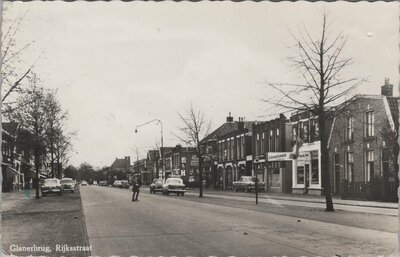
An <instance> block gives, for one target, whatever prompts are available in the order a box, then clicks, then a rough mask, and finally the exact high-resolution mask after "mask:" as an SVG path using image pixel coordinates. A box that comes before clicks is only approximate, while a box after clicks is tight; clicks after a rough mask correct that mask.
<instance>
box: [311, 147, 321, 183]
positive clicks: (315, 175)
mask: <svg viewBox="0 0 400 257" xmlns="http://www.w3.org/2000/svg"><path fill="white" fill-rule="evenodd" d="M317 154H318V153H317ZM318 166H319V162H318V159H313V160H311V184H319V167H318Z"/></svg>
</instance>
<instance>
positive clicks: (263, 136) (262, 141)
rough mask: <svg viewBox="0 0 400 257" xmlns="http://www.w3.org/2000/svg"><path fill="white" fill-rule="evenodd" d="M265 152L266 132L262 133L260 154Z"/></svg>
mask: <svg viewBox="0 0 400 257" xmlns="http://www.w3.org/2000/svg"><path fill="white" fill-rule="evenodd" d="M264 152H265V133H264V132H263V133H262V139H261V152H260V155H263V154H264Z"/></svg>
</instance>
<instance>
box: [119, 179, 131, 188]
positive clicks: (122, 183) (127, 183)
mask: <svg viewBox="0 0 400 257" xmlns="http://www.w3.org/2000/svg"><path fill="white" fill-rule="evenodd" d="M120 187H121V188H129V182H128V180H121V186H120Z"/></svg>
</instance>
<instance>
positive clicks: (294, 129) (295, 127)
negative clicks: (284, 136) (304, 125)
mask: <svg viewBox="0 0 400 257" xmlns="http://www.w3.org/2000/svg"><path fill="white" fill-rule="evenodd" d="M292 134H293V137H296V136H297V125H294V126H293V127H292Z"/></svg>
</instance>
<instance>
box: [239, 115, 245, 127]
mask: <svg viewBox="0 0 400 257" xmlns="http://www.w3.org/2000/svg"><path fill="white" fill-rule="evenodd" d="M238 128H239V130H241V129H244V121H243V117H239V121H238Z"/></svg>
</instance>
